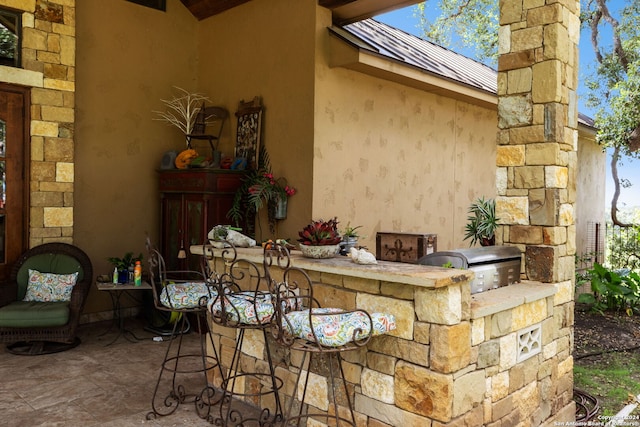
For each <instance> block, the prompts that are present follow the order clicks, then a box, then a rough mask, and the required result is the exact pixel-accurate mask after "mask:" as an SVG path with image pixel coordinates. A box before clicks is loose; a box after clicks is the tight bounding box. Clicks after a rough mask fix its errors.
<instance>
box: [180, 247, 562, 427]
mask: <svg viewBox="0 0 640 427" xmlns="http://www.w3.org/2000/svg"><path fill="white" fill-rule="evenodd" d="M192 249H193V248H192ZM256 252H257V251H256ZM247 253H249V252H247ZM257 253H260V252H257ZM241 256H242V257H244V256H246V255H245V253H242V255H241ZM247 258H249V257H248V256H247ZM253 259H254V261H256V262H259V256H257V255H256V256H255V257H253ZM293 264H294V265H296V266H298V267H302V268H304V269H305V270H306V271H307V272H308V273H309V275H310V277H311V278H312V280H313V281H314V286H315V289H314V291H315V292H314V295H317V296H318V299H319V300H320V302H321V304H322V305H323V306H334V307H335V306H337V307H342V308H345V309H352V308H355V307H357V308H361V309H366V310H369V311H384V312H389V313H392V314H394V315H395V316H396V321H397V330H396V331H394V332H393V333H392V334H390V335H385V336H380V337H374V338H372V340H371V341H370V342H369V344H368V345H367V346H366V347H365V348H362V349H361V350H358V351H355V352H348V353H344V354H343V356H344V360H345V363H344V369H345V377H346V378H347V380H348V382H349V387H348V388H349V392H350V394H351V399H352V402H355V404H354V406H355V410H356V412H357V414H356V415H357V420H356V421H357V425H358V426H371V427H384V426H403V427H405V426H406V427H411V426H413V427H436V426H437V427H444V426H480V425H485V426H490V427H507V426H517V425H522V426H529V425H531V426H534V425H536V426H537V425H547V426H551V425H557V424H554V423H559V422H565V421H570V420H573V419H574V417H575V412H574V411H575V408H574V407H573V406H571V405H568V400H571V393H572V377H571V375H570V374H568V372H570V371H571V370H572V367H573V366H572V363H571V359H570V358H569V357H568V356H569V354H570V351H571V342H570V327H569V325H568V324H567V323H566V322H565V314H567V313H569V312H570V311H571V310H570V309H571V308H572V303H571V299H572V294H571V293H566V292H563V291H562V290H561V291H559V290H558V289H557V288H556V287H555V286H553V285H546V284H541V283H530V282H528V283H522V284H516V285H512V286H508V287H504V288H500V289H497V290H492V291H488V292H485V293H481V294H475V295H473V296H472V295H471V293H470V286H469V280H470V278H471V275H469V274H467V273H466V272H462V271H460V270H450V269H446V270H445V269H439V268H433V267H424V266H412V265H408V264H398V263H385V262H381V263H380V265H382V266H384V267H386V268H388V269H389V271H404V273H403V274H407V275H408V276H405V279H406V277H411V278H415V276H414V274H413V273H415V272H420V274H422V275H423V276H430V275H431V277H433V279H434V280H433V281H427V280H425V281H424V285H425V286H419V285H415V284H413V285H409V284H404V283H400V282H394V281H390V280H389V279H390V278H389V276H388V275H387V276H386V277H384V278H382V277H381V279H376V278H374V276H375V275H376V274H375V273H371V272H369V271H367V268H368V267H366V266H365V267H362V268H358V267H355V268H354V267H353V266H354V264H353V263H351V262H350V261H349V260H348V259H345V258H344V257H338V258H336V259H333V260H323V261H308V260H305V259H302V258H298V257H294V259H293ZM216 267H217V269H218V271H222V269H224V266H223V265H222V264H221V263H220V261H219V260H217V261H216ZM323 271H327V272H323ZM425 272H427V273H426V274H425ZM391 274H393V273H391ZM273 276H274V277H276V278H277V277H278V272H277V269H275V268H274V272H273ZM363 276H364V277H363ZM397 279H398V280H403V279H401V278H400V277H398V278H397ZM412 281H413V282H414V283H417V282H416V281H415V280H412ZM567 315H568V314H567ZM571 323H572V322H571ZM211 331H212V334H213V337H214V345H216V347H217V349H218V354H219V355H221V356H220V358H221V361H222V364H223V365H224V366H228V365H229V361H230V360H231V354H232V351H233V346H234V344H235V337H236V331H235V330H234V329H230V328H223V327H220V326H218V325H211ZM247 334H248V335H246V338H245V339H246V340H248V343H247V342H246V341H245V345H244V347H243V353H242V356H241V366H243V367H247V368H248V369H254V368H256V367H258V369H259V370H262V371H265V372H266V365H265V361H264V360H265V352H264V342H263V340H262V336H261V334H260V333H255V331H247ZM247 337H248V338H247ZM270 345H272V346H273V347H271V348H272V352H273V353H274V354H276V359H277V360H276V363H277V365H278V368H277V374H278V375H279V376H281V378H283V379H284V384H285V386H284V390H283V392H284V394H285V395H286V399H287V400H288V399H289V398H290V396H292V395H293V381H295V371H296V370H297V369H298V367H299V366H298V365H297V364H299V360H300V357H299V355H297V354H291V353H290V352H289V351H288V350H285V349H283V348H281V347H278V345H277V344H274V343H270ZM273 349H276V351H273ZM312 372H313V373H315V374H317V375H312V376H311V378H312V379H311V381H310V386H309V387H310V389H311V390H310V393H308V395H309V396H312V402H313V404H314V406H316V407H318V408H321V409H326V407H327V402H328V400H327V399H328V397H327V383H326V380H325V375H326V373H327V372H326V367H323V366H322V364H318V366H315V367H314V368H312ZM211 382H212V383H213V384H215V385H219V384H220V379H219V378H211ZM240 387H244V388H245V389H246V388H250V389H259V388H260V387H261V384H260V383H259V381H257V380H253V381H250V383H246V384H242V385H241V386H240ZM271 399H272V398H268V400H265V401H262V402H255V403H257V404H259V405H266V406H267V407H268V406H269V404H270V402H271ZM340 399H341V402H342V404H343V405H344V402H345V399H344V396H342V397H341V398H340Z"/></svg>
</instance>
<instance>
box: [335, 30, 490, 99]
mask: <svg viewBox="0 0 640 427" xmlns="http://www.w3.org/2000/svg"><path fill="white" fill-rule="evenodd" d="M342 28H343V29H345V30H346V31H348V32H349V33H350V34H351V35H352V36H355V37H357V38H358V39H359V40H358V41H359V43H358V46H359V47H360V48H361V49H365V50H369V51H371V52H374V53H377V54H380V55H383V56H385V57H388V58H390V59H395V60H397V61H400V62H403V63H405V64H408V65H412V66H415V67H418V68H420V69H422V70H424V71H427V72H429V73H433V74H437V75H439V76H442V77H445V78H448V79H452V80H455V81H458V82H460V83H463V84H466V85H469V86H473V87H475V88H477V89H481V90H484V91H487V92H489V93H492V94H495V93H496V92H497V90H498V82H497V72H496V70H494V69H493V68H491V67H488V66H486V65H484V64H482V63H480V62H477V61H474V60H473V59H470V58H467V57H466V56H464V55H460V54H459V53H456V52H454V51H452V50H449V49H446V48H444V47H442V46H439V45H437V44H434V43H432V42H429V41H427V40H423V39H421V38H420V37H416V36H414V35H412V34H409V33H406V32H404V31H402V30H400V29H398V28H394V27H391V26H389V25H387V24H383V23H382V22H378V21H376V20H375V19H365V20H362V21H358V22H354V23H353V24H349V25H345V26H344V27H342ZM352 41H353V40H352Z"/></svg>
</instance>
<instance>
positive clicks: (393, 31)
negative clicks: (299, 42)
mask: <svg viewBox="0 0 640 427" xmlns="http://www.w3.org/2000/svg"><path fill="white" fill-rule="evenodd" d="M332 30H333V31H334V32H335V33H336V34H338V35H339V36H341V37H342V38H343V39H345V40H346V41H347V42H349V43H351V44H353V45H355V46H357V47H358V48H359V49H362V50H366V51H369V52H371V53H375V54H378V55H381V56H384V57H386V58H388V59H390V60H394V61H398V62H401V63H404V64H406V65H410V66H413V67H417V68H419V69H421V70H424V71H425V72H428V73H431V74H435V75H438V76H440V77H443V78H446V79H449V80H453V81H456V82H458V83H461V84H464V85H467V86H471V87H474V88H476V89H480V90H483V91H486V92H489V93H491V94H493V95H496V94H497V92H498V72H497V71H496V70H494V69H493V68H491V67H489V66H487V65H484V64H482V63H480V62H478V61H475V60H473V59H471V58H467V57H466V56H464V55H461V54H459V53H456V52H454V51H452V50H449V49H447V48H444V47H442V46H439V45H437V44H435V43H432V42H430V41H427V40H424V39H421V38H420V37H417V36H414V35H412V34H409V33H407V32H405V31H402V30H400V29H398V28H394V27H391V26H389V25H387V24H384V23H382V22H378V21H376V20H375V19H371V18H369V19H364V20H362V21H358V22H354V23H353V24H349V25H345V26H343V27H337V28H336V27H334V28H332ZM341 30H342V31H341ZM578 122H579V123H580V124H583V125H585V126H588V127H591V128H593V127H594V122H593V119H591V118H590V117H589V116H586V115H584V114H582V113H580V114H579V115H578Z"/></svg>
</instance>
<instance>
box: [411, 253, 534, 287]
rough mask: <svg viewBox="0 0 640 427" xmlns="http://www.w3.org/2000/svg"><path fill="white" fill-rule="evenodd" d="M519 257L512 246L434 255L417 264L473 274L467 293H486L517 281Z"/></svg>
mask: <svg viewBox="0 0 640 427" xmlns="http://www.w3.org/2000/svg"><path fill="white" fill-rule="evenodd" d="M521 261H522V253H521V252H520V249H518V248H517V247H515V246H484V247H480V248H470V249H454V250H452V251H442V252H434V253H432V254H429V255H425V256H423V257H422V258H420V259H419V260H418V264H422V265H433V266H438V267H443V266H448V267H453V268H461V269H469V270H471V271H473V272H474V273H475V276H476V277H475V279H474V280H473V282H472V283H471V293H472V294H475V293H478V292H484V291H488V290H490V289H496V288H499V287H501V286H507V285H510V284H512V283H516V282H519V281H520V263H521Z"/></svg>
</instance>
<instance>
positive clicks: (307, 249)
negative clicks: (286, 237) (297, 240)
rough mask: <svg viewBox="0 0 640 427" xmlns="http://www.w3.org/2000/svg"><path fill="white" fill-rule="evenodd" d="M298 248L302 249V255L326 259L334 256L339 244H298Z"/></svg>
mask: <svg viewBox="0 0 640 427" xmlns="http://www.w3.org/2000/svg"><path fill="white" fill-rule="evenodd" d="M300 250H301V251H302V255H303V256H305V257H307V258H315V259H327V258H333V257H335V256H336V254H337V253H338V251H339V250H340V245H324V246H311V245H300Z"/></svg>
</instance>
